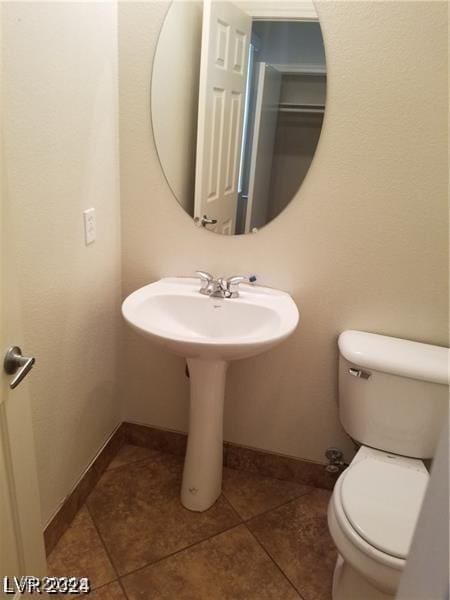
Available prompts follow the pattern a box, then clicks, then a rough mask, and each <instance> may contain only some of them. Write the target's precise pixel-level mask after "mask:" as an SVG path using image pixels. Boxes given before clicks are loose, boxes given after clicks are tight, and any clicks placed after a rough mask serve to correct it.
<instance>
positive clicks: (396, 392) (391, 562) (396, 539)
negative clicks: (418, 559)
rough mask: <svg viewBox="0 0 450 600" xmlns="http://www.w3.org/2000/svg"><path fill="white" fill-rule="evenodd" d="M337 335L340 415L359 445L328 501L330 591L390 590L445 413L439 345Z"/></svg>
mask: <svg viewBox="0 0 450 600" xmlns="http://www.w3.org/2000/svg"><path fill="white" fill-rule="evenodd" d="M338 345H339V415H340V420H341V423H342V425H343V427H344V429H345V430H346V432H347V433H348V434H349V435H350V436H351V438H352V439H353V440H354V441H355V442H356V443H357V444H358V446H359V450H358V451H357V453H356V455H355V457H354V459H353V460H352V462H351V464H350V465H349V467H348V468H347V469H345V471H343V473H342V474H341V475H340V477H339V479H338V480H337V482H336V485H335V488H334V491H333V494H332V497H331V499H330V503H329V506H328V527H329V530H330V533H331V536H332V538H333V540H334V543H335V545H336V548H337V550H338V559H337V562H336V566H335V570H334V577H333V591H332V598H333V600H391V599H394V598H395V595H396V592H397V589H398V586H399V582H400V577H401V574H402V571H403V568H404V566H405V563H406V559H407V557H408V552H409V547H410V544H411V540H412V536H413V532H414V528H415V524H416V521H417V518H418V515H419V512H420V508H421V504H422V500H423V498H424V494H425V491H426V488H427V484H428V478H429V475H428V470H427V468H426V465H425V463H424V462H423V461H424V460H426V459H430V458H432V457H433V454H434V450H435V447H436V445H437V442H438V439H439V434H440V431H441V427H442V425H443V423H444V420H445V419H447V418H448V416H447V415H448V391H449V390H448V383H449V374H448V349H447V348H443V347H440V346H431V345H428V344H422V343H418V342H411V341H407V340H401V339H397V338H392V337H386V336H382V335H377V334H373V333H366V332H362V331H344V332H343V333H342V334H341V335H340V336H339V342H338Z"/></svg>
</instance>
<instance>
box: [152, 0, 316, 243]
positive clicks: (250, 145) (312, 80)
mask: <svg viewBox="0 0 450 600" xmlns="http://www.w3.org/2000/svg"><path fill="white" fill-rule="evenodd" d="M280 4H283V3H280V2H279V0H265V2H264V3H261V2H255V3H251V2H244V1H240V0H233V1H230V0H220V1H219V0H204V1H202V0H193V1H192V2H185V1H183V0H174V1H173V2H172V3H171V5H170V7H169V9H168V12H167V14H166V18H165V21H164V23H163V26H162V29H161V33H160V37H159V41H158V46H157V49H156V53H155V59H154V63H153V72H152V82H151V117H152V125H153V127H152V129H153V134H154V138H155V145H156V148H157V152H158V156H159V159H160V162H161V166H162V168H163V171H164V174H165V176H166V179H167V182H168V184H169V186H170V187H171V189H172V191H173V193H174V195H175V197H176V199H177V200H178V202H179V204H180V205H181V206H182V208H183V209H184V210H185V211H186V212H187V213H188V214H189V215H190V216H191V217H194V215H196V217H195V219H194V221H195V223H196V224H197V225H202V226H203V227H204V226H205V225H215V226H214V227H207V229H208V230H209V231H214V232H215V233H222V234H227V235H234V234H242V233H255V232H256V231H258V230H259V229H260V228H261V227H263V226H264V225H266V223H268V222H270V221H271V220H272V219H274V218H275V217H276V216H278V215H279V214H280V213H281V212H282V211H283V210H284V208H285V207H286V206H287V205H288V204H289V202H290V201H291V200H292V198H293V197H294V196H295V195H296V193H297V191H298V189H299V187H300V186H301V184H302V182H303V179H304V177H305V175H306V173H307V171H308V169H309V166H310V164H311V162H312V160H313V156H314V153H315V150H316V146H317V144H318V140H319V136H320V133H321V129H322V121H323V115H324V108H325V95H326V63H325V51H324V44H323V39H322V33H321V28H320V24H319V21H318V17H317V14H316V12H315V9H314V6H313V3H312V2H308V1H306V2H304V1H302V2H298V3H296V2H293V3H289V4H290V8H289V11H288V12H287V13H286V14H280V11H281V13H282V11H283V8H280ZM262 5H264V8H261V6H262ZM258 10H259V11H263V12H261V14H258ZM271 11H272V12H271ZM181 56H182V57H183V59H182V60H180V57H181ZM174 149H176V150H175V151H174ZM211 214H213V215H214V220H215V221H216V222H214V223H213V222H209V221H204V222H201V219H202V218H201V217H200V215H205V217H204V218H206V219H207V218H208V217H206V215H211Z"/></svg>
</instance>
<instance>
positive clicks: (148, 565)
mask: <svg viewBox="0 0 450 600" xmlns="http://www.w3.org/2000/svg"><path fill="white" fill-rule="evenodd" d="M241 525H245V523H244V522H243V521H240V522H239V523H234V525H231V526H230V527H226V528H225V529H223V530H222V531H218V532H217V533H214V534H213V535H210V536H208V537H206V538H203V539H201V540H198V541H197V542H193V543H192V544H189V545H188V546H185V547H184V548H180V549H179V550H175V552H171V553H170V554H167V555H166V556H162V557H161V558H158V559H156V560H154V561H153V562H149V563H147V564H145V565H142V566H141V567H138V568H137V569H134V570H133V571H129V572H128V573H124V574H123V575H121V576H120V577H121V578H125V577H128V576H129V575H134V574H135V573H137V572H138V571H143V570H144V569H147V567H153V566H154V565H157V564H159V563H160V562H163V561H164V560H167V559H168V558H172V557H173V556H176V555H177V554H181V553H182V552H184V551H185V550H190V549H191V548H193V547H194V546H199V545H200V544H203V542H207V541H209V540H212V539H213V538H215V537H218V536H219V535H222V533H226V532H227V531H231V530H232V529H235V528H236V527H240V526H241Z"/></svg>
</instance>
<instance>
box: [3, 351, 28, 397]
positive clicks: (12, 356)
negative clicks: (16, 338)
mask: <svg viewBox="0 0 450 600" xmlns="http://www.w3.org/2000/svg"><path fill="white" fill-rule="evenodd" d="M35 362H36V360H35V358H34V356H30V357H26V356H22V350H21V349H20V348H19V346H12V347H11V348H10V349H9V350H8V352H7V353H6V355H5V360H4V361H3V368H4V370H5V373H7V374H8V375H16V376H15V377H14V379H13V380H12V381H11V383H10V384H9V387H10V388H11V389H12V390H13V389H14V388H16V387H17V386H18V385H19V383H20V382H21V381H23V380H24V379H25V377H26V376H27V375H28V373H29V372H30V371H31V369H32V368H33V365H34V363H35Z"/></svg>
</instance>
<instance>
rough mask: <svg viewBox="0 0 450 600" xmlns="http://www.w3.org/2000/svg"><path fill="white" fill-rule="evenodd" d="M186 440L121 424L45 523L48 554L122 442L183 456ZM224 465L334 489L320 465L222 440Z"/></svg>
mask: <svg viewBox="0 0 450 600" xmlns="http://www.w3.org/2000/svg"><path fill="white" fill-rule="evenodd" d="M186 443H187V434H186V433H181V432H178V431H170V430H166V429H159V428H157V427H151V426H149V425H142V424H138V423H129V422H124V423H122V424H121V425H120V426H119V427H118V428H117V429H116V430H115V431H114V432H113V434H112V435H111V437H110V439H109V440H108V441H107V442H106V444H105V445H104V446H103V448H102V449H101V450H100V451H99V453H98V455H97V457H96V458H95V459H94V460H93V462H92V463H91V465H90V466H89V467H88V468H87V469H86V471H85V473H84V474H83V476H82V477H81V478H80V480H79V481H78V483H77V484H76V485H75V487H74V489H73V490H72V492H71V493H70V494H69V495H68V496H67V498H66V499H65V500H64V502H63V503H62V505H61V507H60V508H59V510H58V511H57V513H56V514H55V516H54V517H53V518H52V519H51V521H50V522H49V524H48V525H47V527H46V529H45V532H44V539H45V548H46V552H47V555H48V554H50V552H51V551H52V550H53V548H54V547H55V545H56V544H57V542H58V540H59V539H60V537H61V536H62V535H63V533H64V532H65V531H66V530H67V528H68V527H69V525H70V523H71V522H72V520H73V519H74V517H75V515H76V514H77V512H78V511H79V509H80V508H81V507H82V506H83V504H84V503H85V501H86V499H87V497H88V496H89V494H90V493H91V491H92V490H93V489H94V487H95V486H96V484H97V482H98V480H99V479H100V477H101V476H102V474H103V473H104V471H105V470H106V468H107V467H108V465H109V463H110V462H111V460H112V459H113V458H114V457H115V455H116V454H117V452H118V451H119V450H120V448H121V447H122V446H123V445H124V444H132V445H134V446H143V447H145V448H151V449H153V450H159V451H160V452H167V453H169V454H175V455H177V456H184V454H185V451H186ZM223 464H224V466H226V467H230V468H232V469H238V470H241V471H249V472H251V473H256V474H259V475H263V476H265V477H273V478H274V479H283V480H286V481H296V482H297V483H302V484H305V485H311V486H314V487H319V488H325V489H329V490H330V489H333V486H334V484H335V482H336V479H337V475H334V474H331V473H328V472H327V471H326V470H325V466H324V465H322V464H319V463H314V462H310V461H307V460H302V459H298V458H293V457H290V456H284V455H281V454H274V453H271V452H266V451H264V450H258V449H256V448H248V447H244V446H239V445H237V444H232V443H231V442H225V443H224V445H223Z"/></svg>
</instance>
